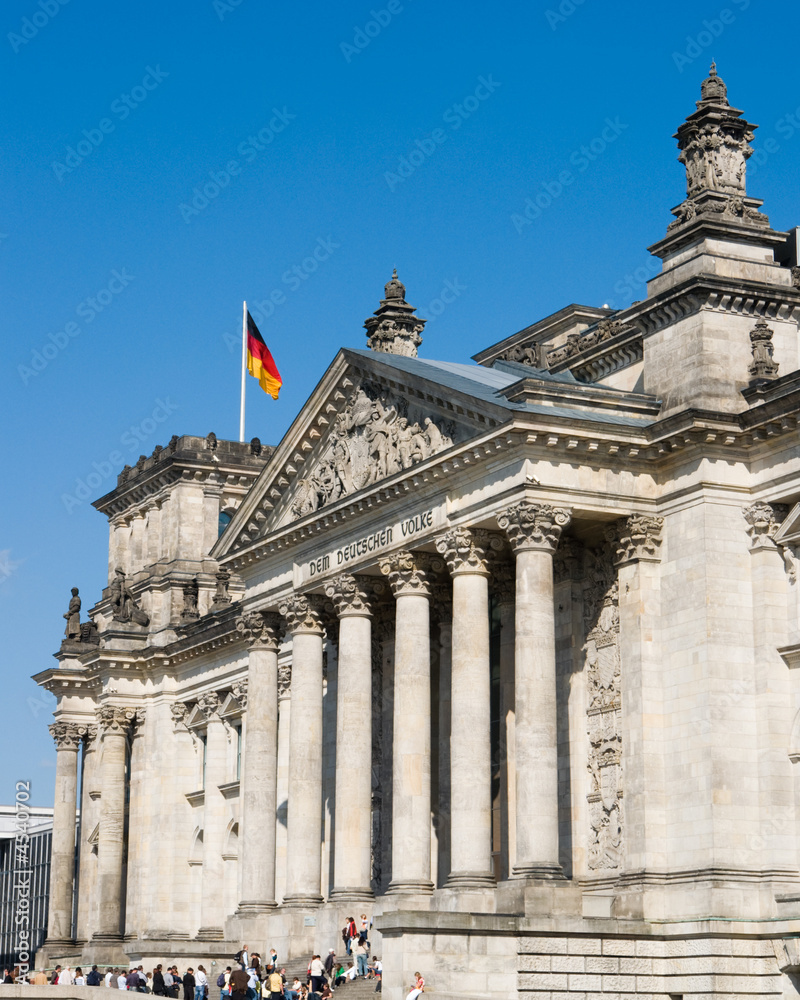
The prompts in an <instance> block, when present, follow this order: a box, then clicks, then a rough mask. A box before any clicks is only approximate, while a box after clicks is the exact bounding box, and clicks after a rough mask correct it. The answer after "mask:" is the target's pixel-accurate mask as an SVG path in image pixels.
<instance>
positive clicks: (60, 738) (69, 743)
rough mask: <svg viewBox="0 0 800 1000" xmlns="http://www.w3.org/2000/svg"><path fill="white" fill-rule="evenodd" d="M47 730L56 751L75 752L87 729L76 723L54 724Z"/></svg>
mask: <svg viewBox="0 0 800 1000" xmlns="http://www.w3.org/2000/svg"><path fill="white" fill-rule="evenodd" d="M48 728H49V730H50V735H51V736H52V737H53V739H54V740H55V744H56V749H57V750H77V749H78V748H79V747H80V745H81V741H82V740H83V737H84V736H85V735H86V731H87V728H88V727H87V726H85V725H82V724H80V723H78V722H54V723H53V724H52V725H50V726H49V727H48Z"/></svg>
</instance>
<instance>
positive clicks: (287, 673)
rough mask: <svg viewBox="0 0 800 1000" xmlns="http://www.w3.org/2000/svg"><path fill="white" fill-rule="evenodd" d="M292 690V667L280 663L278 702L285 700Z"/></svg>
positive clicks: (289, 664)
mask: <svg viewBox="0 0 800 1000" xmlns="http://www.w3.org/2000/svg"><path fill="white" fill-rule="evenodd" d="M291 690H292V665H291V663H282V664H280V666H279V667H278V701H280V700H281V698H286V697H288V695H289V694H290V692H291Z"/></svg>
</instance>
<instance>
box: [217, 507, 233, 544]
mask: <svg viewBox="0 0 800 1000" xmlns="http://www.w3.org/2000/svg"><path fill="white" fill-rule="evenodd" d="M232 520H233V514H229V513H228V511H227V510H221V511H220V512H219V529H218V531H217V538H219V536H220V535H221V534H222V532H223V531H224V530H225V529H226V528H227V527H228V525H229V524H230V523H231V521H232Z"/></svg>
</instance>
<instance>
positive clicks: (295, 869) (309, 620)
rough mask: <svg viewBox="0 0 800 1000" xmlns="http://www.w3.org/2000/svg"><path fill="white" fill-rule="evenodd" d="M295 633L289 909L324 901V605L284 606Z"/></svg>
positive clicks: (311, 600) (302, 601)
mask: <svg viewBox="0 0 800 1000" xmlns="http://www.w3.org/2000/svg"><path fill="white" fill-rule="evenodd" d="M280 613H281V614H282V615H283V617H284V618H285V619H286V620H287V623H288V625H289V631H290V632H291V633H292V710H291V715H290V718H289V814H288V819H287V852H286V853H287V857H286V895H285V897H284V900H283V902H284V905H289V906H318V905H319V904H320V903H321V902H322V891H321V889H322V852H321V850H320V828H321V824H322V604H321V601H320V600H319V599H318V598H316V597H314V596H308V597H306V596H301V595H295V596H294V597H292V598H291V599H290V600H288V601H287V602H286V603H285V604H282V605H281V607H280Z"/></svg>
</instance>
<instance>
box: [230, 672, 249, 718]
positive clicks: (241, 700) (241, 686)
mask: <svg viewBox="0 0 800 1000" xmlns="http://www.w3.org/2000/svg"><path fill="white" fill-rule="evenodd" d="M248 686H249V685H248V678H247V677H243V678H242V680H240V681H234V682H233V684H231V695H232V696H233V700H234V701H235V702H236V704H237V705H238V706H239V708H241V710H242V711H243V712H244V711H246V709H247V689H248Z"/></svg>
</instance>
